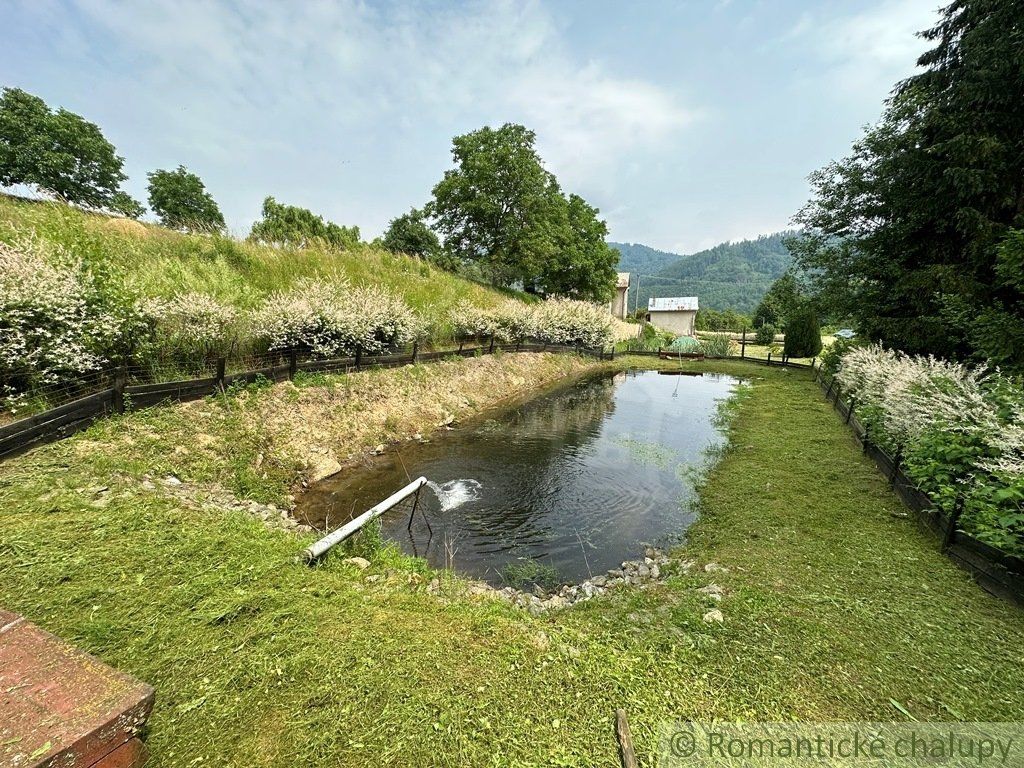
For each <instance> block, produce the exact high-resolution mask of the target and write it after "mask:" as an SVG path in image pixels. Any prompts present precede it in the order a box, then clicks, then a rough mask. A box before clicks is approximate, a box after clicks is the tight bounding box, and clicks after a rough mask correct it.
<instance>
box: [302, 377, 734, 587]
mask: <svg viewBox="0 0 1024 768" xmlns="http://www.w3.org/2000/svg"><path fill="white" fill-rule="evenodd" d="M735 384H736V382H735V380H734V379H732V378H731V377H728V376H721V375H710V374H704V375H702V376H699V377H689V376H687V377H682V376H660V375H658V373H657V372H653V371H645V372H633V373H618V374H615V375H614V376H603V377H600V378H596V379H588V380H585V381H582V382H579V383H577V384H575V385H573V386H570V387H568V388H566V389H563V390H561V391H558V392H554V393H552V394H549V395H546V396H544V397H541V398H538V399H536V400H533V401H531V402H529V403H526V404H525V405H522V406H520V407H517V408H513V409H510V410H508V411H506V412H504V413H501V414H499V415H497V416H495V417H494V418H491V419H488V420H484V421H481V422H478V423H476V424H472V425H467V426H464V427H461V428H459V429H457V430H455V431H453V432H451V433H448V434H446V435H443V436H441V437H440V438H438V439H437V440H435V441H433V442H430V443H426V444H421V445H414V446H406V447H403V448H402V449H401V461H400V460H399V459H398V456H397V455H395V454H392V455H390V456H388V455H385V456H383V457H380V460H379V461H377V462H375V463H374V464H373V465H372V466H370V467H368V468H366V469H360V470H357V471H351V472H348V473H344V474H343V475H341V476H338V477H336V478H331V479H329V480H327V481H325V482H324V483H321V484H320V485H319V486H317V487H316V488H315V489H312V490H311V492H310V493H309V494H307V496H306V497H305V498H304V499H303V501H302V506H301V508H300V514H301V515H303V516H304V517H305V518H306V519H307V520H308V521H309V522H312V523H313V524H319V525H321V526H324V525H327V526H332V527H333V526H337V525H340V524H341V523H343V522H344V521H345V520H347V519H348V518H349V517H351V515H352V514H353V513H356V514H358V513H359V512H361V511H363V510H364V509H366V508H368V507H369V506H372V505H373V504H374V503H375V502H377V501H379V500H380V499H382V498H384V497H386V496H387V495H389V494H390V493H392V492H393V491H394V490H395V489H396V488H398V487H401V486H402V485H404V484H405V483H406V482H407V475H406V471H408V473H409V474H410V475H411V476H413V477H415V476H417V475H424V476H426V477H427V478H428V479H429V480H431V481H432V482H433V483H435V484H436V485H435V491H438V492H426V491H424V493H423V495H422V497H421V500H420V505H419V510H420V511H422V513H423V514H417V515H416V516H415V517H414V518H413V520H412V525H411V527H410V526H409V515H408V511H404V512H397V511H396V512H395V513H393V514H388V515H385V516H384V519H383V521H382V525H383V530H384V534H385V536H387V537H388V538H391V539H393V540H395V541H397V542H399V543H401V545H402V546H403V548H404V549H405V550H406V551H408V552H409V553H410V554H416V555H419V556H422V557H426V558H427V559H428V560H430V561H431V563H432V564H434V565H438V566H446V565H450V564H451V563H452V562H454V566H455V567H456V568H458V569H459V570H462V571H465V572H468V573H470V574H472V575H475V576H478V577H481V578H485V579H488V580H490V581H492V582H495V583H497V582H500V581H501V573H502V571H503V569H505V568H506V566H508V565H509V564H513V565H516V564H520V563H521V562H522V561H524V560H525V561H537V562H539V563H541V564H543V565H544V566H545V568H550V569H554V571H555V572H557V574H558V578H559V579H561V580H572V581H575V580H580V579H584V578H586V577H587V576H589V575H591V574H597V573H600V572H603V571H605V570H608V569H609V568H613V567H615V566H617V565H618V563H619V562H621V561H622V560H623V559H626V558H628V557H633V556H636V555H637V554H638V553H639V552H640V551H641V550H642V546H643V544H645V543H664V542H665V540H666V539H667V538H672V537H677V536H679V535H680V534H681V533H682V532H683V531H684V530H685V529H686V527H687V526H688V525H689V523H690V522H691V519H692V515H691V512H690V511H689V505H688V504H687V503H686V502H687V500H688V499H689V498H690V497H691V496H692V493H693V491H692V486H691V485H690V481H689V477H690V475H691V474H692V471H691V470H692V467H694V466H698V465H700V464H702V463H703V462H704V461H705V460H706V456H707V451H708V449H709V448H713V447H715V446H717V445H720V444H721V442H722V436H721V435H720V434H719V432H718V430H717V429H716V428H715V426H714V425H713V423H712V417H713V415H714V413H715V409H716V404H717V402H718V401H719V400H721V399H722V398H724V397H727V396H728V395H729V394H730V393H731V391H732V389H733V388H734V386H735ZM428 526H429V527H428Z"/></svg>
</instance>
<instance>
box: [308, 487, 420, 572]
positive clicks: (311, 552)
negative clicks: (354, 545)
mask: <svg viewBox="0 0 1024 768" xmlns="http://www.w3.org/2000/svg"><path fill="white" fill-rule="evenodd" d="M426 483H427V478H425V477H417V478H416V479H415V480H413V481H412V482H411V483H409V484H408V485H407V486H405V487H404V488H402V489H401V490H398V491H395V492H394V493H392V494H391V495H390V496H388V497H387V498H386V499H384V501H382V502H380V503H379V504H377V505H375V506H373V507H370V509H368V510H366V511H365V512H363V514H361V515H360V516H359V517H357V518H354V519H352V520H349V521H348V522H347V523H345V524H344V525H343V526H341V528H337V529H335V530H333V531H331V532H330V533H328V534H327V535H326V536H324V537H323V538H322V539H320V540H319V541H317V542H315V543H313V544H310V545H309V546H308V547H306V549H305V550H304V551H303V552H302V557H303V559H304V560H305V561H306V562H307V563H312V562H313V561H314V560H316V559H317V558H319V557H320V556H322V555H323V554H324V553H325V552H326V551H327V550H329V549H330V548H331V547H333V546H334V545H335V544H339V543H341V542H343V541H344V540H345V539H347V538H348V537H349V536H351V535H352V534H353V533H355V532H356V531H358V530H359V529H360V528H362V527H363V526H364V525H366V524H367V523H368V522H370V521H371V520H374V519H376V518H378V517H380V516H381V515H383V514H384V513H385V512H387V511H388V510H389V509H391V508H392V507H393V506H395V505H396V504H397V503H398V502H400V501H402V500H403V499H405V498H408V497H409V496H411V495H412V494H414V493H416V492H417V491H419V489H420V488H422V487H423V486H424V485H426Z"/></svg>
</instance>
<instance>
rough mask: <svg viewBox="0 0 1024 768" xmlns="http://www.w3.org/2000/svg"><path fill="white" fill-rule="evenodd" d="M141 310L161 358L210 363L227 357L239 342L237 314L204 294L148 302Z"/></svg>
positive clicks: (183, 294) (144, 303)
mask: <svg viewBox="0 0 1024 768" xmlns="http://www.w3.org/2000/svg"><path fill="white" fill-rule="evenodd" d="M140 309H141V312H142V313H143V314H144V315H145V316H146V317H148V318H151V319H152V322H153V325H154V329H155V333H156V336H155V338H156V346H157V351H158V354H160V355H161V356H163V357H168V356H170V357H175V358H178V359H181V360H186V361H187V360H188V359H190V358H195V357H200V358H203V359H209V358H211V357H219V356H224V355H228V354H229V353H230V352H231V351H232V350H233V349H234V347H235V345H236V343H237V342H238V338H239V334H240V329H239V317H238V312H237V311H236V310H235V308H234V307H231V306H229V305H227V304H224V303H222V302H220V301H218V300H217V299H216V298H214V297H213V296H209V295H207V294H205V293H181V294H178V295H176V296H174V297H173V298H170V299H147V300H145V301H143V302H141V306H140Z"/></svg>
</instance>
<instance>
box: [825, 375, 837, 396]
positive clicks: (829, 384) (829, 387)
mask: <svg viewBox="0 0 1024 768" xmlns="http://www.w3.org/2000/svg"><path fill="white" fill-rule="evenodd" d="M835 383H836V377H835V376H833V377H832V378H830V379H829V380H828V389H826V390H825V399H826V400H828V399H829V397H830V396H831V395H832V385H833V384H835Z"/></svg>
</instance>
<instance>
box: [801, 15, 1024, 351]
mask: <svg viewBox="0 0 1024 768" xmlns="http://www.w3.org/2000/svg"><path fill="white" fill-rule="evenodd" d="M922 34H923V37H924V38H925V39H927V40H930V41H932V42H934V44H935V45H934V47H933V48H932V49H931V50H930V51H929V52H927V53H925V54H924V55H923V56H921V58H920V59H919V60H918V64H919V66H921V67H922V68H923V71H922V72H920V73H919V74H917V75H915V76H913V77H911V78H909V79H907V80H905V81H903V82H902V83H900V84H899V85H898V86H897V87H896V89H895V90H894V91H893V95H892V96H891V98H890V99H889V101H888V102H887V107H886V110H885V113H884V114H883V116H882V119H881V120H880V122H879V123H878V124H877V125H876V126H874V127H873V128H871V129H870V130H868V131H867V132H866V134H865V135H864V137H863V138H861V139H860V140H859V141H858V142H857V143H856V144H855V145H854V147H853V152H852V153H851V155H850V156H849V157H847V158H845V159H843V160H841V161H838V162H835V163H832V164H830V165H829V166H827V167H825V168H824V169H822V170H820V171H818V172H817V173H816V174H814V175H813V176H812V183H813V186H814V188H815V196H814V198H813V199H812V200H811V202H810V203H808V205H807V206H806V207H805V208H804V209H803V210H802V211H801V212H800V213H799V214H798V216H797V217H796V218H797V221H798V222H799V223H801V224H803V225H804V226H805V228H806V231H805V233H804V236H803V237H802V238H801V239H800V240H799V241H798V242H797V243H796V244H795V246H794V251H795V255H796V256H797V259H798V260H799V261H800V262H801V264H802V265H803V266H804V267H807V268H808V270H809V273H810V274H811V275H813V276H815V277H816V281H817V283H818V288H819V289H820V296H821V298H822V299H823V300H825V301H826V302H827V303H828V305H829V308H830V309H831V310H832V311H833V312H834V313H835V314H837V315H840V316H849V317H852V318H854V320H855V321H856V322H857V324H858V325H859V327H860V330H861V331H862V332H863V333H865V334H866V335H867V336H869V337H871V338H874V339H878V340H881V341H883V342H885V343H887V344H890V345H893V346H897V347H900V348H903V349H905V350H907V351H911V352H930V353H937V354H940V355H947V356H956V357H969V356H973V357H976V358H993V359H994V360H996V361H997V362H999V363H1002V364H1009V365H1013V366H1016V367H1022V366H1024V284H1022V277H1021V275H1022V270H1021V267H1022V266H1024V235H1022V230H1024V109H1022V108H1021V104H1024V56H1022V55H1021V50H1022V40H1024V5H1022V4H1021V3H1020V2H1019V1H1018V0H955V2H952V3H950V4H949V5H948V6H946V7H945V8H944V9H943V10H942V11H941V18H940V21H939V23H938V24H937V25H936V26H935V27H934V28H932V29H930V30H928V31H926V32H924V33H922Z"/></svg>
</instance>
